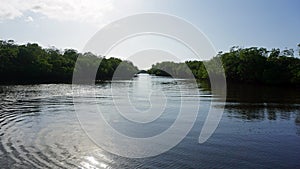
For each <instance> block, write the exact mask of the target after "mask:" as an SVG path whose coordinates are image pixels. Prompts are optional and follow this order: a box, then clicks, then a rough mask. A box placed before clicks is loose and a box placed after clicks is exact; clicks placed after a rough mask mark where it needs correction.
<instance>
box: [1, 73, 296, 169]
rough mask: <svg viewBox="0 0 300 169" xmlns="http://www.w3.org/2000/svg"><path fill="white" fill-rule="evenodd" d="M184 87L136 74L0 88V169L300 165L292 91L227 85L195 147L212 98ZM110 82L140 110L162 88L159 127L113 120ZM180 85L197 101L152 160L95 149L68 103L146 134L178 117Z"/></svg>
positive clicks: (131, 131)
mask: <svg viewBox="0 0 300 169" xmlns="http://www.w3.org/2000/svg"><path fill="white" fill-rule="evenodd" d="M189 84H190V82H189V81H188V80H178V79H177V80H174V79H171V78H160V77H151V76H148V75H141V76H139V77H137V78H135V79H133V80H128V81H116V82H112V83H109V82H107V83H103V84H97V85H96V87H95V88H93V87H91V86H88V85H77V86H76V87H77V88H81V89H82V91H85V92H86V94H85V95H77V96H75V95H74V94H73V93H72V86H71V85H69V84H48V85H46V84H42V85H16V86H13V85H10V86H0V100H1V101H0V107H1V109H0V168H172V169H173V168H300V160H299V157H300V91H299V89H278V88H271V87H259V86H245V85H243V86H241V85H236V86H235V85H232V86H231V87H230V88H229V91H228V98H227V102H226V107H225V111H224V114H223V117H222V120H221V122H220V124H219V127H218V128H217V130H216V131H215V133H214V134H213V136H212V137H211V138H210V139H209V140H208V141H207V142H205V143H204V144H199V143H198V137H199V134H200V131H201V128H202V125H203V122H204V119H205V118H206V115H207V111H208V109H209V106H210V102H211V100H212V99H214V100H217V97H215V96H212V95H211V93H210V91H209V90H206V89H205V88H202V87H201V84H200V88H199V89H197V90H198V91H199V94H195V93H192V92H189V91H194V90H195V89H191V86H192V85H189ZM111 86H113V87H114V89H115V90H116V91H118V92H115V93H114V96H115V97H116V98H120V99H121V101H122V99H126V98H127V99H128V96H127V95H124V93H127V91H129V95H130V96H132V97H131V99H132V103H133V105H134V106H135V107H136V109H140V110H143V109H145V110H146V109H147V108H149V106H150V105H151V103H150V102H149V100H148V98H145V97H144V96H145V94H146V93H148V90H147V89H149V88H152V89H153V88H156V89H157V88H159V89H161V90H162V91H164V92H165V93H166V96H167V98H168V104H167V106H166V108H165V114H164V115H162V116H161V118H160V119H158V121H157V123H156V124H159V125H154V126H151V125H150V127H148V128H145V129H143V130H139V128H137V127H133V126H132V125H129V124H128V123H126V121H124V120H123V121H122V120H116V118H114V116H115V115H116V110H114V109H113V108H112V106H113V99H112V94H111ZM145 86H147V88H145ZM179 89H180V90H182V91H184V93H185V97H187V98H188V99H190V100H191V102H193V100H195V98H196V99H199V98H200V100H201V105H200V110H199V114H198V117H197V120H196V123H195V125H194V127H193V128H192V130H191V131H190V133H189V134H188V135H187V137H186V138H185V139H184V140H183V141H182V142H181V143H180V144H178V145H177V146H176V147H174V148H173V149H171V150H170V151H168V152H166V153H164V154H161V155H159V156H155V157H151V158H144V159H128V158H124V157H119V156H116V155H113V154H110V153H107V152H105V151H104V150H102V149H100V148H99V147H98V146H96V145H95V144H94V143H93V142H92V141H91V140H90V139H89V138H88V137H87V136H86V134H85V133H84V131H83V130H82V129H81V127H80V125H79V122H78V120H77V117H76V113H75V110H74V106H73V104H74V103H73V96H74V97H79V98H80V99H81V103H80V104H87V105H89V104H97V105H99V106H100V107H101V109H102V111H103V114H104V115H105V116H107V117H109V118H108V119H110V120H111V121H109V122H110V123H111V124H113V125H114V127H115V128H116V129H118V130H120V132H124V133H125V134H127V135H131V136H135V137H149V136H153V135H156V134H158V133H160V132H162V131H164V130H166V129H167V128H168V126H170V125H171V124H172V122H173V121H174V120H175V118H176V117H177V114H178V111H177V110H178V109H177V107H176V106H179V105H180V104H178V101H180V98H181V95H180V93H179V92H178V90H179ZM91 91H95V93H96V98H94V97H91V95H90V93H89V92H91ZM135 103H136V104H135Z"/></svg>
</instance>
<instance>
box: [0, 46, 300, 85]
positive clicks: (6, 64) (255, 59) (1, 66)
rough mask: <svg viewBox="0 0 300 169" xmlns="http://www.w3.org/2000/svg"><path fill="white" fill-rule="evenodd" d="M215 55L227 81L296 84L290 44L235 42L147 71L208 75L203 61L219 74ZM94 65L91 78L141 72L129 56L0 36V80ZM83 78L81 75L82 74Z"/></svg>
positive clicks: (49, 79) (64, 78) (57, 78)
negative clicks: (18, 41)
mask: <svg viewBox="0 0 300 169" xmlns="http://www.w3.org/2000/svg"><path fill="white" fill-rule="evenodd" d="M298 47H299V48H300V44H299V45H298ZM299 55H300V50H299ZM78 60H79V61H78ZM218 60H221V64H222V66H223V68H224V71H225V75H226V79H227V81H229V82H231V81H234V82H242V83H258V84H270V85H300V59H299V58H297V57H295V56H294V51H293V50H292V49H285V50H280V49H272V50H267V49H266V48H258V47H250V48H241V47H236V46H235V47H232V48H231V49H230V50H229V51H228V52H225V53H222V52H219V54H218V55H217V56H215V57H213V58H212V59H211V60H208V61H186V62H185V63H174V62H162V63H156V64H154V65H152V67H151V69H149V70H147V71H146V72H147V73H149V74H154V75H158V76H170V75H172V76H173V77H178V78H192V77H195V78H196V79H200V80H208V79H209V76H208V72H207V70H206V67H205V66H207V65H209V66H210V67H212V68H213V70H210V71H213V73H216V74H217V73H218V72H220V70H218V67H220V65H218V64H220V63H219V62H218ZM76 61H77V62H76ZM99 63H100V66H99ZM76 64H77V65H76ZM214 68H215V69H214ZM92 69H94V70H97V72H96V77H95V80H111V79H112V78H113V77H114V78H118V79H130V78H132V77H133V75H134V74H136V73H137V72H139V70H138V68H137V67H136V66H134V65H133V64H132V63H131V62H129V61H122V60H121V59H118V58H105V57H100V56H96V55H94V54H92V53H83V54H81V53H78V52H77V51H76V50H74V49H66V50H64V51H61V50H58V49H56V48H42V47H41V46H39V45H38V44H35V43H28V44H25V45H18V44H15V43H14V41H12V40H8V41H3V40H0V83H22V82H29V83H56V82H57V83H59V82H72V76H73V72H80V71H82V70H84V71H85V72H86V71H88V70H92ZM210 73H211V72H210ZM81 78H85V74H82V76H81Z"/></svg>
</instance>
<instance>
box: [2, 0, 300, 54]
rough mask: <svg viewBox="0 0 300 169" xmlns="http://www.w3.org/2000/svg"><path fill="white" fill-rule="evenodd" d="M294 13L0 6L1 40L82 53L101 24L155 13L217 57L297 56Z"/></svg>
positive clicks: (66, 3) (253, 6) (142, 1)
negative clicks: (196, 36) (248, 53)
mask: <svg viewBox="0 0 300 169" xmlns="http://www.w3.org/2000/svg"><path fill="white" fill-rule="evenodd" d="M299 8H300V1H299V0H219V1H213V0H186V1H184V0H163V1H162V0H151V1H149V0H130V1H129V0H85V1H83V0H26V1H24V0H0V39H2V40H8V39H13V40H15V42H16V43H19V44H23V43H27V42H35V43H38V44H40V45H42V46H43V47H51V46H55V47H57V48H58V49H65V48H73V49H76V50H78V51H82V50H83V48H84V46H85V44H86V43H87V42H88V40H89V39H90V38H91V37H92V36H93V35H94V34H95V33H96V32H97V31H99V30H100V29H101V28H102V27H103V26H105V25H106V24H109V23H111V22H112V21H115V20H117V19H120V18H122V17H125V16H130V15H133V14H139V13H145V12H159V13H165V14H171V15H174V16H178V17H180V18H183V19H185V20H186V21H188V22H190V23H192V24H193V25H195V26H196V27H197V28H198V29H200V30H201V31H202V32H203V33H204V34H205V35H206V37H207V38H208V39H209V40H210V41H211V43H212V44H213V45H214V47H215V49H216V51H228V50H229V49H230V47H232V46H242V47H250V46H258V47H266V48H269V49H271V48H281V49H284V48H285V47H287V48H294V49H295V50H296V47H297V44H299V43H300V10H299ZM296 53H297V52H296Z"/></svg>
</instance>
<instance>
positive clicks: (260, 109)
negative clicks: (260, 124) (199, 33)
mask: <svg viewBox="0 0 300 169" xmlns="http://www.w3.org/2000/svg"><path fill="white" fill-rule="evenodd" d="M225 109H226V110H227V112H228V114H227V115H228V116H229V117H234V118H239V119H243V120H260V121H263V120H277V119H278V117H279V118H280V119H283V120H291V118H293V117H294V115H295V123H296V124H297V125H299V126H300V114H299V106H298V105H293V104H291V105H286V104H272V103H264V104H258V103H237V104H235V103H227V104H226V106H225Z"/></svg>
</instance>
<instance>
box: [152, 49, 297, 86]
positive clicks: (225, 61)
mask: <svg viewBox="0 0 300 169" xmlns="http://www.w3.org/2000/svg"><path fill="white" fill-rule="evenodd" d="M298 46H299V48H300V44H299V45H298ZM219 60H221V61H222V63H220V62H219ZM185 63H186V65H187V66H188V68H189V69H190V71H191V72H192V74H193V75H194V77H195V78H196V79H208V78H209V76H208V74H209V75H212V74H214V75H219V74H220V72H221V70H219V69H220V67H222V66H223V68H224V71H225V75H226V79H227V81H236V82H243V83H259V84H269V85H300V59H299V58H296V57H294V51H293V50H292V49H285V50H283V51H280V49H272V50H271V51H268V50H267V49H265V48H257V47H251V48H239V47H237V46H234V47H232V48H231V49H230V51H229V52H227V53H219V54H218V55H217V56H216V57H214V58H212V59H211V60H209V61H205V62H204V61H187V62H185ZM181 64H183V63H173V62H162V63H157V64H155V65H153V66H152V68H151V69H150V70H148V72H149V73H150V74H155V75H160V76H165V75H169V74H172V76H173V77H183V78H185V76H186V77H187V75H186V74H184V73H183V74H180V73H179V72H188V70H186V69H183V68H182V67H181ZM206 68H208V69H207V70H209V71H210V72H207V70H206ZM165 72H168V73H169V74H166V73H165ZM180 75H183V76H180Z"/></svg>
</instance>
